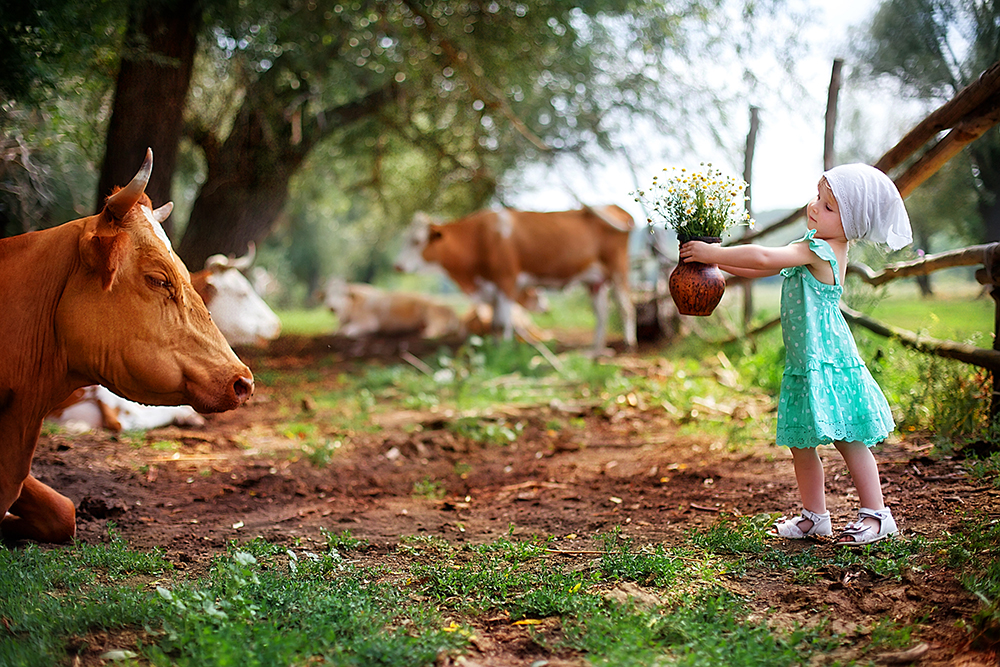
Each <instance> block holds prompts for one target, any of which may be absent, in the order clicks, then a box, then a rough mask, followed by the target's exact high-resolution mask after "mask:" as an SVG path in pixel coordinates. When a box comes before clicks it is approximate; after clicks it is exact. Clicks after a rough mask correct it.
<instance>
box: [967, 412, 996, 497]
mask: <svg viewBox="0 0 1000 667" xmlns="http://www.w3.org/2000/svg"><path fill="white" fill-rule="evenodd" d="M988 441H989V442H994V443H995V442H1000V437H998V436H997V435H996V426H995V425H994V428H993V429H991V436H990V437H989V438H988ZM964 467H965V469H966V471H967V472H968V473H969V476H970V477H972V478H973V479H976V480H979V481H982V482H988V483H990V484H992V485H993V486H994V487H995V488H1000V452H994V453H992V454H990V455H988V456H986V457H985V458H972V459H967V460H966V461H965V465H964Z"/></svg>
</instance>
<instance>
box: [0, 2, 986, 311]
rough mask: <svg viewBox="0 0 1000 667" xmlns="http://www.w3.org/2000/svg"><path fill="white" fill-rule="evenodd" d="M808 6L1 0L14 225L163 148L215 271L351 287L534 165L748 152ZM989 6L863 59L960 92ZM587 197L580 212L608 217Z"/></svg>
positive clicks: (956, 233)
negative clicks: (419, 216) (402, 243)
mask: <svg viewBox="0 0 1000 667" xmlns="http://www.w3.org/2000/svg"><path fill="white" fill-rule="evenodd" d="M911 5H914V6H912V7H911ZM917 5H919V7H917V9H921V8H924V6H927V7H929V8H930V9H928V10H927V11H926V12H925V15H921V18H920V19H919V20H918V21H915V22H911V21H909V20H907V21H903V22H902V23H904V24H906V25H907V30H906V31H903V32H900V31H899V30H896V31H895V33H894V32H893V26H894V25H896V24H894V23H893V18H892V17H893V13H892V12H903V13H904V14H905V15H906V16H910V15H911V14H912V12H913V11H916V10H915V9H914V7H916V6H917ZM979 5H983V7H980V6H979ZM921 10H922V9H921ZM973 10H975V11H976V12H979V13H978V14H975V12H973V14H969V12H972V11H973ZM802 11H808V5H807V4H804V3H802V2H801V1H799V0H769V1H764V0H655V1H653V2H638V1H634V0H593V1H592V2H583V3H564V2H559V1H558V0H540V1H539V2H530V3H529V2H517V1H513V0H488V1H478V0H477V1H473V0H447V1H446V0H351V1H347V2H333V1H328V0H255V1H254V2H246V1H245V0H11V1H10V2H4V3H0V96H2V104H0V225H2V229H0V233H2V234H4V235H9V234H14V233H20V232H23V231H26V230H28V229H31V228H38V227H44V226H49V225H51V224H56V223H60V222H63V221H65V220H68V219H71V218H73V217H78V216H80V215H85V214H88V213H90V212H92V211H93V210H95V209H96V208H97V207H98V205H99V201H100V199H101V198H102V197H103V196H106V195H107V194H108V192H109V190H110V187H111V186H112V185H114V184H122V183H124V182H125V181H126V180H127V179H129V178H131V176H132V175H134V173H135V170H136V169H137V168H138V166H139V164H140V162H141V160H142V155H143V153H144V150H145V147H146V146H152V147H153V150H154V156H155V160H154V170H153V174H154V180H153V182H151V184H150V188H149V193H150V195H151V197H152V199H153V201H154V204H157V205H158V204H161V203H163V202H164V201H166V200H167V199H172V200H173V201H174V202H175V203H176V205H177V206H176V208H175V213H174V214H173V216H172V218H171V221H170V225H169V227H168V232H169V233H170V235H171V237H172V238H173V241H174V245H175V247H176V248H177V249H178V251H179V253H180V254H181V256H182V258H183V259H184V260H185V261H186V262H187V263H188V265H189V266H190V267H192V268H193V269H197V268H200V267H201V266H202V264H203V262H204V259H205V258H206V257H207V256H208V255H210V254H214V253H217V252H222V253H229V254H242V253H244V252H245V251H246V247H247V243H248V242H250V241H254V242H256V244H257V246H258V258H259V261H261V262H263V263H264V264H265V265H266V266H267V267H268V268H270V269H272V271H273V272H274V273H275V274H277V275H278V276H279V277H280V278H281V279H282V280H283V281H285V282H286V283H294V284H295V285H296V287H295V289H294V290H291V291H289V292H288V293H289V294H290V295H291V296H292V297H294V298H296V299H301V298H303V297H304V296H305V295H308V294H310V293H312V291H313V289H314V288H315V287H317V286H318V285H319V284H320V282H321V281H322V280H323V279H324V278H325V277H326V276H329V275H332V274H335V275H338V276H341V277H344V278H347V279H349V280H373V279H375V278H377V277H379V276H382V275H384V274H385V273H386V272H387V271H388V270H389V267H390V265H391V260H392V257H393V255H394V253H395V250H396V245H395V243H396V241H397V240H398V238H399V236H400V234H401V231H402V229H403V228H404V227H405V226H406V225H408V223H409V221H410V219H411V218H412V215H413V213H414V212H415V211H417V210H427V211H430V212H433V213H435V214H439V215H443V216H458V215H462V214H465V213H468V212H470V211H471V210H473V209H475V208H479V207H482V206H486V205H491V204H497V203H506V204H509V203H512V201H513V200H515V199H516V197H517V195H518V191H519V190H518V189H519V188H520V187H525V186H526V185H528V184H529V183H527V182H528V181H530V179H531V177H530V176H525V174H529V173H532V172H531V169H532V166H533V165H542V166H543V167H547V168H548V169H549V170H550V171H556V170H559V169H565V168H566V164H567V162H566V159H567V158H573V159H575V161H576V164H578V165H581V166H582V168H584V169H585V168H586V165H600V164H606V163H607V162H609V160H610V157H611V156H616V157H620V156H622V155H625V156H627V157H628V158H629V159H630V160H632V161H633V162H635V163H638V162H641V161H642V160H644V159H648V158H650V157H652V156H655V159H656V161H657V162H660V161H662V159H663V155H664V152H666V153H669V154H670V155H672V156H675V157H681V156H684V155H687V154H691V153H696V152H697V151H698V150H700V149H703V147H704V146H705V142H706V141H712V142H715V143H717V144H719V145H723V146H725V147H726V148H727V149H729V150H730V152H731V153H732V154H733V155H734V160H733V162H734V163H735V164H739V163H740V158H739V155H738V153H739V151H740V150H741V149H742V145H743V141H744V133H743V130H742V125H743V123H744V122H745V114H746V109H747V105H748V101H749V100H748V98H751V97H752V95H753V93H754V91H755V90H757V89H759V88H761V87H766V86H765V84H764V83H762V82H761V81H758V80H757V79H756V78H755V72H754V69H755V67H756V65H757V64H758V63H759V60H760V57H761V54H762V53H767V54H769V57H770V58H772V59H773V61H774V62H776V63H778V67H779V68H782V67H787V68H790V63H791V62H792V61H793V60H794V57H795V56H796V54H797V53H798V51H797V48H798V45H797V43H796V40H795V38H794V35H795V33H796V31H797V28H798V18H797V17H798V16H799V15H800V13H801V12H802ZM987 11H993V10H992V6H991V3H974V2H972V1H971V0H968V1H966V0H953V1H952V2H950V3H946V2H930V1H929V0H923V2H921V1H920V0H890V1H888V2H886V3H884V4H883V6H882V8H881V9H880V11H879V13H878V15H877V20H876V21H875V23H874V24H872V27H871V34H870V39H869V40H868V41H867V43H866V44H865V45H864V48H863V49H862V50H861V51H859V59H863V60H864V63H865V66H866V67H867V69H866V73H867V74H868V75H869V76H870V77H877V78H882V77H895V78H896V79H898V80H899V81H900V82H901V85H904V86H906V87H907V88H906V90H907V91H908V92H907V94H908V95H911V96H926V97H927V98H928V100H931V99H933V100H937V99H939V98H940V99H941V100H942V101H943V99H946V98H947V97H950V95H951V94H952V93H953V92H954V90H957V89H959V88H961V86H962V85H964V83H963V82H967V81H968V80H971V78H970V77H975V76H976V75H977V74H978V71H981V69H983V68H984V66H983V65H982V63H987V62H992V60H990V59H991V58H994V59H995V54H994V50H995V46H996V43H997V40H996V39H995V38H994V37H991V35H992V33H990V31H989V30H988V24H989V20H992V18H995V17H992V18H991V17H990V16H986V15H985V14H983V13H984V12H987ZM976 26H978V27H976ZM974 27H975V30H973V28H974ZM963 30H964V31H965V32H962V31H963ZM995 30H996V29H995V28H994V31H995ZM970 31H971V32H970ZM977 31H978V32H977ZM910 32H912V33H913V34H912V35H910ZM896 33H898V34H899V38H898V39H896ZM956 35H963V36H964V37H963V39H969V40H970V41H969V42H968V43H969V44H973V45H975V48H970V49H968V53H967V54H966V51H965V50H963V49H962V44H953V43H950V42H949V41H948V40H949V39H954V38H955V36H956ZM972 37H975V39H972ZM991 39H992V41H990V40H991ZM991 45H992V47H991ZM935 49H936V50H935ZM991 49H992V50H991ZM894 59H895V60H894ZM915 59H916V60H915ZM920 59H922V60H920ZM936 59H937V60H936ZM916 62H919V63H921V64H920V66H919V67H917V66H913V67H911V66H910V64H912V63H916ZM894 63H895V64H894ZM977 67H978V68H980V69H979V70H977ZM918 74H919V76H917V75H918ZM907 77H908V78H907ZM773 78H774V77H772V80H771V81H769V82H768V83H767V84H766V85H767V86H773V85H778V84H774V83H773ZM787 79H788V80H789V81H792V80H793V77H791V76H789V77H787ZM920 82H923V83H920ZM782 85H784V84H782ZM928 103H929V104H933V102H930V101H929V102H928ZM733 118H738V120H737V121H734V120H733ZM995 132H996V131H995V130H993V131H991V135H992V134H993V133H995ZM983 143H984V141H980V142H977V143H976V144H974V145H973V148H974V149H978V150H979V153H976V152H975V151H970V153H969V160H970V161H969V162H968V163H967V164H966V165H965V166H964V167H963V166H962V165H960V164H957V163H956V164H955V165H954V166H951V165H950V166H949V171H952V170H954V171H953V173H951V174H950V175H948V174H944V173H943V174H942V176H941V178H942V179H945V180H943V181H942V183H940V184H938V185H936V186H934V187H937V188H944V189H947V190H948V191H951V190H956V191H957V192H958V193H959V196H961V193H962V192H968V191H969V190H968V188H969V187H974V188H975V190H973V192H974V193H975V201H976V207H975V210H974V211H973V210H972V208H969V209H963V211H965V212H963V213H962V214H961V215H960V216H956V215H955V210H956V209H955V208H954V207H946V206H945V207H942V206H939V209H940V210H938V211H937V212H934V206H935V205H938V204H940V199H939V198H935V197H926V200H927V201H926V204H920V205H919V206H917V205H916V203H914V206H916V208H913V206H911V214H912V215H913V218H914V223H915V226H917V227H918V231H917V235H918V238H921V234H924V236H925V237H926V243H925V244H924V247H925V248H926V249H930V246H931V243H932V241H931V237H932V236H935V235H937V234H939V232H940V231H941V230H942V229H944V228H945V227H947V229H948V231H947V234H949V235H950V237H951V238H959V237H961V236H962V235H964V234H967V233H969V230H970V229H975V228H976V225H978V224H980V220H981V216H980V213H989V212H990V211H992V210H993V209H992V208H990V207H991V206H994V204H995V202H996V197H995V195H993V194H991V193H992V192H994V190H991V189H990V188H991V187H993V186H992V185H991V183H993V179H994V177H993V176H990V174H991V173H992V172H991V171H988V170H987V167H988V166H989V165H990V164H992V162H991V159H992V158H993V153H992V152H991V151H992V149H987V148H986V147H983V146H980V144H983ZM536 173H537V172H536ZM567 187H569V186H567ZM997 188H1000V181H997ZM580 189H581V190H582V191H581V192H574V193H573V195H574V196H575V197H576V198H578V199H579V200H580V203H582V204H596V203H605V202H603V201H602V202H595V201H587V200H586V198H587V196H588V195H589V194H590V193H589V192H587V191H586V188H580ZM624 195H625V193H624V192H623V196H624ZM914 201H915V202H916V201H917V200H916V199H915V200H914ZM925 209H926V211H925ZM959 217H960V218H961V220H958V218H959ZM996 224H997V225H1000V222H997V223H996ZM921 230H924V231H921ZM925 232H926V233H925ZM998 234H1000V232H998ZM989 238H996V237H992V236H990V237H989Z"/></svg>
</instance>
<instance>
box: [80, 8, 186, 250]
mask: <svg viewBox="0 0 1000 667" xmlns="http://www.w3.org/2000/svg"><path fill="white" fill-rule="evenodd" d="M134 4H135V5H136V6H137V8H136V9H135V10H134V13H133V14H132V16H130V17H129V23H128V28H127V29H126V30H127V34H126V38H125V50H124V52H123V55H122V60H121V66H120V69H119V71H118V82H117V84H116V87H115V100H114V106H113V108H112V111H111V120H110V122H109V124H108V134H107V139H106V147H105V149H104V163H103V164H102V165H101V176H100V180H99V181H98V184H97V206H96V208H98V209H99V208H100V207H101V206H103V204H104V199H105V198H106V197H107V196H108V195H109V194H111V191H112V189H113V188H114V186H116V185H118V186H124V185H126V184H127V183H128V182H129V181H130V180H131V179H132V177H133V176H135V171H136V169H138V168H139V165H141V164H142V160H143V157H144V156H145V155H146V149H147V148H152V149H153V173H152V174H151V176H150V179H149V184H148V185H147V186H146V194H148V195H149V198H150V199H151V200H152V202H153V206H161V205H163V204H165V203H166V202H167V201H169V200H170V183H171V180H172V179H173V174H174V167H175V165H176V160H177V144H178V141H179V140H180V136H181V129H182V121H183V111H184V101H185V99H186V98H187V93H188V88H189V86H190V83H191V72H192V69H193V67H194V58H195V53H196V51H197V48H198V31H199V30H200V28H201V25H202V9H203V7H202V2H201V0H177V2H170V3H158V2H149V3H134ZM169 223H170V220H169V219H168V220H167V221H166V223H165V224H164V227H165V228H166V230H167V233H168V234H169V233H170V225H169Z"/></svg>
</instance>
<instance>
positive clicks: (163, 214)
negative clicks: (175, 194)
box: [153, 201, 174, 225]
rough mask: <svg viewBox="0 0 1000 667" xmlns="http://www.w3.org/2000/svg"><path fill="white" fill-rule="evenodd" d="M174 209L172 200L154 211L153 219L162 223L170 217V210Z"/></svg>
mask: <svg viewBox="0 0 1000 667" xmlns="http://www.w3.org/2000/svg"><path fill="white" fill-rule="evenodd" d="M173 210H174V203H173V202H172V201H168V202H167V203H166V204H164V205H163V206H161V207H160V208H158V209H156V210H155V211H153V219H154V220H156V221H157V222H158V223H160V224H161V225H162V224H163V222H164V220H166V219H167V218H169V217H170V212H171V211H173Z"/></svg>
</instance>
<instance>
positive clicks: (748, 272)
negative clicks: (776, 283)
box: [719, 264, 781, 278]
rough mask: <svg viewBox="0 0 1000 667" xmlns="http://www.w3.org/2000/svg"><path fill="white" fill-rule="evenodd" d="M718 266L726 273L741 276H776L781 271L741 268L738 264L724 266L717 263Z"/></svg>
mask: <svg viewBox="0 0 1000 667" xmlns="http://www.w3.org/2000/svg"><path fill="white" fill-rule="evenodd" d="M719 268H720V269H722V270H723V271H725V272H726V273H731V274H733V275H734V276H741V277H743V278H767V277H768V276H776V275H778V273H779V272H780V271H781V269H743V268H740V267H738V266H726V265H724V264H719Z"/></svg>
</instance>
